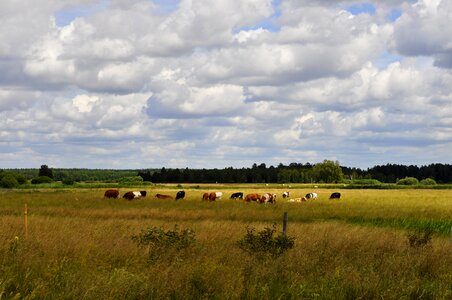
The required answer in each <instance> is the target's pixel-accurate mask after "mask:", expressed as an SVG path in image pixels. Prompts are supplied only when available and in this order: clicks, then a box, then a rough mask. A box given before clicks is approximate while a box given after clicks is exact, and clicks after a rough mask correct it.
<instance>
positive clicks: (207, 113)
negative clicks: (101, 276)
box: [0, 0, 452, 167]
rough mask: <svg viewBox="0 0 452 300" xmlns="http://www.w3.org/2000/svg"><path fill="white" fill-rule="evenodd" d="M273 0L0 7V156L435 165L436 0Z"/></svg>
mask: <svg viewBox="0 0 452 300" xmlns="http://www.w3.org/2000/svg"><path fill="white" fill-rule="evenodd" d="M272 3H274V2H273V1H270V0H247V1H239V0H233V1H231V0H221V1H215V4H212V2H211V1H206V0H181V1H180V3H179V4H178V5H174V6H172V7H171V9H168V10H164V11H162V9H161V7H159V6H158V5H156V4H155V3H153V1H148V0H134V1H123V0H111V1H101V2H99V1H94V0H71V1H61V0H43V1H40V4H39V5H31V6H30V5H29V3H28V2H27V1H22V0H20V1H11V0H5V1H1V3H0V16H1V18H2V27H1V28H0V68H1V69H2V74H0V137H1V140H2V143H0V152H1V153H2V154H3V153H15V154H14V155H13V154H8V157H9V158H10V159H9V160H3V161H2V160H0V164H2V165H4V166H12V167H14V164H17V165H18V164H21V163H22V161H27V159H26V157H27V155H33V156H34V157H35V158H36V159H35V160H34V161H33V162H32V163H35V164H37V165H40V164H42V163H45V162H52V163H55V164H58V165H59V166H60V165H61V166H71V163H76V164H77V165H76V166H85V167H90V166H91V165H93V166H98V167H102V166H104V167H106V166H119V167H121V166H123V163H124V164H128V165H134V166H136V167H148V166H157V167H160V166H163V165H165V166H171V167H185V166H196V167H215V166H216V167H222V166H224V165H234V166H248V165H250V164H251V163H254V162H257V163H260V162H265V163H267V165H269V164H277V163H279V162H284V163H289V162H292V161H301V162H306V161H311V162H312V161H322V160H323V159H338V160H339V161H340V162H341V163H343V164H346V165H351V166H362V167H367V166H370V165H371V164H377V163H385V160H388V161H395V162H397V160H400V162H404V161H410V162H415V163H418V164H423V163H429V162H437V161H439V162H450V160H451V156H450V154H449V152H448V150H447V149H448V146H450V143H451V140H452V132H451V130H450V127H451V124H452V110H451V109H450V107H452V106H451V102H452V90H451V86H452V75H451V73H450V70H449V69H450V66H452V58H451V57H452V56H451V55H450V53H452V52H451V50H450V49H451V45H452V41H451V38H450V37H451V36H452V35H451V32H450V30H449V29H448V28H449V27H450V26H448V25H447V24H448V21H449V19H450V17H451V14H452V5H451V4H449V2H448V1H445V0H442V1H440V0H435V1H423V0H419V1H417V2H415V3H413V2H412V1H403V0H393V1H383V2H382V1H367V2H365V3H372V4H373V5H374V7H375V10H376V11H375V14H373V13H361V14H355V15H353V14H352V13H350V12H348V11H347V7H349V6H350V5H354V4H360V3H364V2H363V1H336V2H334V3H332V2H331V1H325V0H318V1H304V0H303V1H299V0H285V1H282V2H281V3H280V4H279V5H278V7H274V6H273V5H272ZM78 8H81V9H79V10H77V9H78ZM393 10H400V12H401V16H400V17H399V18H398V19H397V20H395V21H393V20H390V19H388V15H389V14H390V13H391V12H392V11H393ZM77 11H80V14H79V15H75V16H73V15H71V14H73V13H74V12H77ZM65 13H66V14H68V15H67V16H66V18H65V15H64V14H65ZM63 19H64V20H66V23H65V22H61V20H63ZM57 21H58V22H57ZM384 56H390V58H391V59H386V60H385V59H382V57H384ZM439 67H440V68H439ZM419 147H423V148H425V149H428V151H430V152H431V153H434V154H435V155H424V154H423V153H422V151H419V149H418V148H419ZM130 149H133V150H130ZM68 153H69V154H70V155H67V154H68ZM399 153H400V154H399ZM67 157H71V159H70V160H69V159H68V158H67ZM45 160H47V161H45ZM43 161H44V162H43ZM122 162H123V163H122ZM2 165H0V167H1V166H2ZM21 166H23V165H21Z"/></svg>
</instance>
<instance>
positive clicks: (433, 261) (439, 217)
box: [0, 185, 452, 299]
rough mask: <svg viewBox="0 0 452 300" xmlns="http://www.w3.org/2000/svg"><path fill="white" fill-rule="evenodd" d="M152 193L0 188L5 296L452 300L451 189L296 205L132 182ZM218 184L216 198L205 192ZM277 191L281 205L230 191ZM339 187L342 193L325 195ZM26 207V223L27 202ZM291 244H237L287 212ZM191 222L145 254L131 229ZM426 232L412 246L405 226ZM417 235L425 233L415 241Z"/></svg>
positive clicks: (297, 191) (301, 191) (347, 193)
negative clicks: (177, 238)
mask: <svg viewBox="0 0 452 300" xmlns="http://www.w3.org/2000/svg"><path fill="white" fill-rule="evenodd" d="M143 189H146V190H147V197H145V198H141V199H135V200H131V201H127V200H125V199H122V198H121V199H104V198H103V193H104V191H105V189H31V190H0V215H1V218H0V245H1V246H0V247H1V248H0V259H1V270H2V272H1V273H0V299H3V298H13V297H19V298H28V299H31V298H51V299H52V298H58V299H60V298H76V299H96V298H97V299H99V298H101V299H136V298H140V299H141V298H146V299H167V298H174V299H210V298H213V299H303V298H305V299H311V298H316V299H354V298H366V299H374V298H384V299H403V298H410V299H451V298H452V240H451V233H450V230H451V227H452V191H451V190H417V189H403V190H369V189H366V190H340V189H337V190H332V189H324V188H316V189H314V188H312V187H308V186H306V187H297V188H292V189H290V192H291V197H290V198H298V197H302V196H304V195H305V194H306V193H308V192H313V191H314V192H316V193H318V196H319V199H316V200H308V201H306V202H302V203H289V202H287V199H283V198H282V197H281V195H282V193H283V192H284V191H285V190H286V189H282V188H280V187H264V186H262V187H253V188H251V187H250V186H246V185H243V186H234V187H231V186H227V185H226V186H215V187H214V186H213V185H212V186H201V188H184V190H185V192H186V196H185V199H182V200H178V201H175V200H168V199H154V198H153V196H154V195H155V194H156V193H161V194H168V195H172V196H173V197H174V196H175V195H176V192H177V190H178V189H174V187H137V188H136V189H129V188H128V189H121V195H123V194H124V192H126V191H132V190H143ZM217 190H220V191H222V192H223V198H222V199H221V200H218V201H215V202H206V201H201V198H202V194H203V193H204V192H207V191H217ZM238 191H241V192H244V194H247V193H251V192H257V193H264V192H271V193H276V194H277V202H276V204H257V203H254V202H252V203H246V202H244V201H243V200H230V199H229V196H230V195H231V194H232V193H234V192H238ZM334 191H339V192H341V194H342V197H341V199H340V200H329V199H328V197H329V195H330V194H331V193H332V192H334ZM25 204H27V206H28V215H27V221H28V224H27V225H28V230H27V234H26V233H25V224H24V205H25ZM284 212H287V213H288V216H289V223H288V228H287V235H288V236H291V237H293V238H295V246H294V248H293V249H290V250H288V251H287V252H286V253H284V254H283V255H281V256H279V257H277V258H269V257H265V256H261V255H250V254H248V253H246V252H244V251H242V250H241V249H240V248H239V247H237V241H238V240H240V239H242V238H243V236H244V235H245V233H246V228H247V226H249V227H253V228H255V229H256V230H257V231H259V230H262V229H264V228H266V227H271V226H272V225H273V224H276V228H277V229H278V230H281V228H282V219H283V213H284ZM175 225H177V226H178V227H179V228H181V229H185V228H190V229H192V230H193V231H194V232H195V236H196V242H195V243H194V245H193V246H192V247H190V248H188V249H184V250H183V251H174V250H170V249H168V251H167V252H166V253H161V254H160V255H159V257H158V259H156V260H152V261H151V260H149V257H148V252H147V249H143V248H140V247H138V246H137V244H136V243H134V241H133V240H132V238H131V237H132V236H133V235H136V234H138V233H139V232H140V231H141V230H143V229H146V228H149V227H155V226H156V227H161V228H163V229H165V230H170V229H173V228H174V226H175ZM423 232H431V233H432V236H431V239H429V240H428V241H426V242H425V243H424V244H422V245H420V246H412V245H410V243H409V236H410V235H411V236H413V235H414V236H416V235H417V234H418V235H420V234H421V233H423ZM420 238H421V237H420V236H419V239H420Z"/></svg>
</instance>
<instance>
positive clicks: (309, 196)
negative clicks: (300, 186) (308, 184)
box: [304, 193, 319, 200]
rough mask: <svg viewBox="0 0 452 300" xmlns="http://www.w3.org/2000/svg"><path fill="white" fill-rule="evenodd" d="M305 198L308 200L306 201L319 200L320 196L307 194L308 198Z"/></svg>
mask: <svg viewBox="0 0 452 300" xmlns="http://www.w3.org/2000/svg"><path fill="white" fill-rule="evenodd" d="M304 198H306V200H309V199H318V198H319V196H318V195H317V193H307V194H306V196H304Z"/></svg>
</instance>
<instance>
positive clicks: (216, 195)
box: [209, 192, 223, 201]
mask: <svg viewBox="0 0 452 300" xmlns="http://www.w3.org/2000/svg"><path fill="white" fill-rule="evenodd" d="M222 196H223V193H222V192H211V193H210V194H209V200H210V201H215V200H220V199H221V197H222Z"/></svg>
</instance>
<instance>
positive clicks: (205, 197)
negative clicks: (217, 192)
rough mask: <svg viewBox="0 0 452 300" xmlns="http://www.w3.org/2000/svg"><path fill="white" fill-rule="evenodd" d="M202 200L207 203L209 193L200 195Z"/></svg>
mask: <svg viewBox="0 0 452 300" xmlns="http://www.w3.org/2000/svg"><path fill="white" fill-rule="evenodd" d="M202 200H205V201H208V200H209V193H204V194H202Z"/></svg>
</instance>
